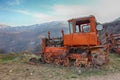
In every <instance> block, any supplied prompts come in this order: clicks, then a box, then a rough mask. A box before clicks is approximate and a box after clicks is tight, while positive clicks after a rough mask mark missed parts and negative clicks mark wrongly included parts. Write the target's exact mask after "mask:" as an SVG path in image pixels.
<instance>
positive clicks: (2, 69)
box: [0, 63, 120, 80]
mask: <svg viewBox="0 0 120 80" xmlns="http://www.w3.org/2000/svg"><path fill="white" fill-rule="evenodd" d="M119 76H120V73H110V74H107V75H96V76H86V77H84V76H81V75H78V74H77V73H76V72H75V71H74V70H73V69H71V68H67V67H58V66H57V67H56V66H54V65H52V64H40V65H30V64H26V63H15V64H11V63H10V64H0V80H119Z"/></svg>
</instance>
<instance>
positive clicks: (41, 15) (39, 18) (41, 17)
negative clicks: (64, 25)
mask: <svg viewBox="0 0 120 80" xmlns="http://www.w3.org/2000/svg"><path fill="white" fill-rule="evenodd" d="M12 11H14V12H17V13H21V14H24V15H28V16H32V17H34V18H36V21H37V22H39V23H42V22H49V21H56V20H60V19H59V18H57V17H55V16H52V15H48V14H44V13H35V12H31V11H28V10H12Z"/></svg>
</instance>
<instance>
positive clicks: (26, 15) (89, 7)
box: [0, 0, 120, 26]
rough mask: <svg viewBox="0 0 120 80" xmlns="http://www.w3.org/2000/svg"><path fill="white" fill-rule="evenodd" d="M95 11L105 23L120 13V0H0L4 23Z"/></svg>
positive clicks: (36, 21)
mask: <svg viewBox="0 0 120 80" xmlns="http://www.w3.org/2000/svg"><path fill="white" fill-rule="evenodd" d="M89 15H94V16H95V17H96V19H97V21H98V22H100V23H105V22H110V21H113V20H115V19H117V18H119V17H120V0H0V24H6V25H11V26H22V25H32V24H40V23H45V22H51V21H67V20H68V19H71V18H78V17H84V16H89Z"/></svg>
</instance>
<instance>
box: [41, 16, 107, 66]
mask: <svg viewBox="0 0 120 80" xmlns="http://www.w3.org/2000/svg"><path fill="white" fill-rule="evenodd" d="M68 23H69V34H64V30H61V33H62V36H61V37H56V38H51V36H50V32H48V38H43V39H42V53H41V60H42V61H43V62H45V63H54V64H55V65H63V66H75V67H84V68H91V67H98V66H102V65H105V64H107V63H108V62H109V52H108V51H109V50H108V49H107V48H106V46H104V45H101V42H100V40H99V35H98V31H99V30H102V28H103V27H102V25H101V24H100V23H97V22H96V19H95V17H94V16H92V15H91V16H88V17H81V18H75V19H70V20H68Z"/></svg>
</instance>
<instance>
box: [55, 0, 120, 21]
mask: <svg viewBox="0 0 120 80" xmlns="http://www.w3.org/2000/svg"><path fill="white" fill-rule="evenodd" d="M119 3H120V0H99V1H98V3H96V4H95V5H88V6H84V5H55V6H54V13H53V14H54V15H55V16H58V17H62V18H64V19H69V18H76V17H83V16H89V15H95V16H96V18H97V20H98V21H99V22H102V23H103V22H109V21H113V20H114V19H116V18H118V17H120V10H119V7H120V5H119Z"/></svg>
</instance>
